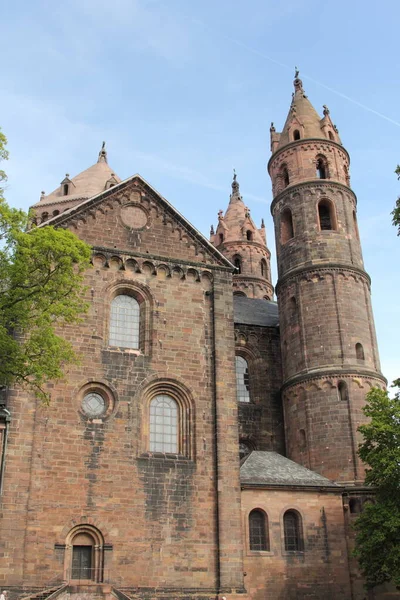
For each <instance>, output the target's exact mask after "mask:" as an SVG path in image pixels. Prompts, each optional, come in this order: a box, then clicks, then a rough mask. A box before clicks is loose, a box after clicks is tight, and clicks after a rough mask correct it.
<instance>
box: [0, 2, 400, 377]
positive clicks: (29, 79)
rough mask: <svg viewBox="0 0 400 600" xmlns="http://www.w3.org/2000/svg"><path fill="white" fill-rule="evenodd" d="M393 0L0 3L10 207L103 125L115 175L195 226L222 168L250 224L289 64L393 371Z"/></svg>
mask: <svg viewBox="0 0 400 600" xmlns="http://www.w3.org/2000/svg"><path fill="white" fill-rule="evenodd" d="M399 17H400V5H399V3H398V0H397V1H396V0H381V1H380V2H379V3H377V2H372V1H370V2H365V1H360V0H352V1H351V2H349V1H347V2H345V1H344V0H336V1H335V2H332V0H331V1H327V2H321V1H320V0H318V1H316V0H287V1H286V2H283V1H281V2H278V1H277V0H276V1H272V0H270V1H266V0H247V1H246V2H243V1H242V2H238V1H236V0H231V1H228V0H220V1H219V2H216V1H215V0H214V1H213V2H211V1H210V0H203V1H202V2H189V1H186V2H185V1H183V0H164V1H159V0H147V1H146V0H114V2H110V1H109V0H107V1H106V0H65V1H64V2H62V3H56V2H54V1H53V2H52V1H50V0H49V1H47V2H44V1H40V0H36V1H35V2H28V1H26V0H25V1H21V0H16V1H14V2H8V3H7V5H6V6H4V7H3V9H2V19H1V20H2V23H1V30H2V48H3V50H2V56H3V61H2V77H1V84H0V85H1V88H2V89H1V92H0V111H1V112H0V114H1V116H0V124H1V126H2V128H3V130H4V132H5V133H6V135H7V136H8V139H9V149H10V153H11V159H10V161H9V163H8V165H7V171H8V174H9V186H8V190H7V198H8V200H9V201H10V203H11V204H13V205H15V206H19V207H23V208H27V207H28V206H29V205H31V204H33V203H35V202H37V201H38V199H39V196H40V192H41V190H45V191H46V193H49V192H50V191H52V190H53V189H54V188H55V187H56V186H57V185H58V184H59V183H60V181H61V180H62V179H63V177H64V175H65V173H66V172H68V173H69V174H70V175H71V176H74V175H76V174H77V173H78V172H80V171H82V170H83V169H85V168H87V167H88V166H90V165H91V164H93V163H94V162H95V161H96V159H97V153H98V151H99V150H100V147H101V143H102V141H103V140H106V142H107V149H108V157H109V163H110V165H111V166H112V167H113V169H115V171H116V173H118V175H119V176H120V177H121V178H125V177H128V176H130V175H132V174H134V173H136V172H139V173H140V174H141V175H142V176H143V177H144V178H145V179H147V180H148V181H149V182H150V183H151V184H152V185H153V186H154V187H155V188H156V189H158V190H159V191H160V193H162V194H163V195H164V196H165V197H166V198H167V199H168V200H169V201H170V202H172V203H173V204H174V205H175V206H176V208H177V209H178V210H179V211H181V212H182V213H183V214H184V215H185V216H186V217H187V218H188V219H189V220H190V221H191V222H192V223H193V224H194V225H195V226H196V227H197V228H198V229H200V231H202V232H203V233H204V234H205V235H208V233H209V228H210V224H211V223H214V224H215V223H216V220H217V217H216V215H217V212H218V209H220V208H223V209H225V208H226V206H227V202H228V199H229V192H230V183H231V177H232V169H233V167H235V169H236V171H237V173H238V180H239V182H240V185H241V192H242V194H243V196H244V199H245V201H246V202H247V204H248V205H249V206H250V208H251V212H252V216H253V218H254V219H255V221H256V223H260V221H261V217H264V218H265V220H266V226H267V235H268V244H269V247H270V249H271V251H272V254H273V257H272V262H273V273H274V282H275V281H276V269H275V265H274V260H275V242H274V238H273V227H272V221H271V217H270V211H269V204H270V201H271V185H270V181H269V178H268V175H267V173H266V163H267V161H268V159H269V156H270V151H269V126H270V122H271V121H274V122H275V126H276V128H277V130H278V131H279V130H280V129H281V128H282V126H283V123H284V120H285V118H286V114H287V111H288V108H289V104H290V99H291V93H292V89H293V88H292V80H293V73H294V65H298V66H299V68H300V75H301V77H302V79H303V82H304V87H305V90H306V93H307V94H308V96H309V98H310V100H311V102H312V103H313V104H314V106H315V107H316V109H317V110H318V111H319V112H322V105H323V104H327V105H328V106H329V108H330V110H331V116H332V119H333V120H334V122H335V123H336V124H337V126H338V128H339V131H340V135H341V138H342V142H343V144H344V145H345V147H346V148H347V150H348V151H349V152H350V155H351V160H352V162H351V182H352V187H353V189H354V190H355V192H356V194H357V196H358V211H359V212H358V217H359V228H360V233H361V239H362V244H363V251H364V260H365V266H366V269H367V271H368V272H369V273H370V275H371V277H372V293H373V295H372V298H373V306H374V312H375V321H376V327H377V333H378V341H379V344H380V354H381V360H382V369H383V372H384V374H385V375H386V376H387V377H388V379H389V380H392V379H393V378H394V377H397V376H400V364H399V363H400V361H399V359H398V357H399V352H398V340H399V339H400V319H399V318H398V307H399V300H398V298H399V295H400V283H399V256H400V238H397V237H396V231H395V229H394V227H392V226H391V218H390V211H391V210H392V208H393V205H394V203H395V200H396V197H397V195H399V194H400V183H398V182H397V180H396V177H395V175H394V173H393V171H394V169H395V167H396V164H397V163H398V162H400V148H399V134H400V115H398V112H399V109H398V106H399V97H400V78H399V60H398V42H397V40H398V23H399Z"/></svg>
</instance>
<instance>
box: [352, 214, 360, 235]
mask: <svg viewBox="0 0 400 600" xmlns="http://www.w3.org/2000/svg"><path fill="white" fill-rule="evenodd" d="M353 225H354V231H355V234H356V238H357V239H358V240H359V239H360V234H359V232H358V225H357V217H356V211H355V210H353Z"/></svg>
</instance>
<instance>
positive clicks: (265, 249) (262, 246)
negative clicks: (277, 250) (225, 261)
mask: <svg viewBox="0 0 400 600" xmlns="http://www.w3.org/2000/svg"><path fill="white" fill-rule="evenodd" d="M242 244H244V245H248V246H249V248H252V247H254V246H255V247H256V248H260V249H261V250H262V251H263V252H264V253H265V254H266V255H267V256H268V258H269V259H270V258H271V252H270V251H269V248H268V246H266V245H265V244H260V243H259V242H252V241H249V240H236V241H224V242H223V243H222V245H223V246H225V247H226V248H228V247H230V246H239V245H242ZM220 252H222V250H220Z"/></svg>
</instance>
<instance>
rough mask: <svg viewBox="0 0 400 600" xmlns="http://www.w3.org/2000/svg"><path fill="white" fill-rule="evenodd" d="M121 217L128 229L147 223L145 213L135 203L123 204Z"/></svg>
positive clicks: (143, 225) (140, 226) (139, 227)
mask: <svg viewBox="0 0 400 600" xmlns="http://www.w3.org/2000/svg"><path fill="white" fill-rule="evenodd" d="M121 219H122V222H123V223H124V225H126V226H127V227H129V228H130V229H142V228H143V227H145V226H146V225H147V221H148V218H147V213H146V211H144V210H143V208H141V207H140V206H138V205H137V204H125V206H123V207H122V208H121Z"/></svg>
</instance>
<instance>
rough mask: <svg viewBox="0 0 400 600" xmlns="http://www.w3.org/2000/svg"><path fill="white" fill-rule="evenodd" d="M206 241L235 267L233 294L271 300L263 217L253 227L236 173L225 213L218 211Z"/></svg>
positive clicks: (271, 290)
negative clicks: (258, 227)
mask: <svg viewBox="0 0 400 600" xmlns="http://www.w3.org/2000/svg"><path fill="white" fill-rule="evenodd" d="M210 241H211V243H212V244H214V246H215V247H216V248H218V250H219V251H220V252H222V254H224V255H225V256H226V257H227V258H228V259H229V260H230V261H231V262H232V264H234V265H235V267H236V272H235V274H234V275H233V293H234V294H235V295H241V296H247V297H248V298H265V299H266V300H272V297H273V294H274V288H273V286H272V283H271V266H270V265H271V253H270V251H269V250H268V248H267V240H266V234H265V225H264V221H262V223H261V228H260V229H257V227H256V226H255V224H254V221H253V219H252V218H251V216H250V210H249V208H248V207H247V206H246V205H245V204H244V202H243V198H242V196H241V195H240V190H239V183H238V181H237V179H236V173H234V176H233V181H232V194H231V196H230V201H229V206H228V208H227V210H226V213H225V215H224V213H223V211H222V210H220V211H219V213H218V225H217V229H216V230H215V231H214V227H211V233H210Z"/></svg>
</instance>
